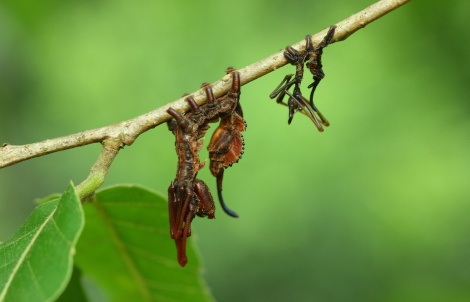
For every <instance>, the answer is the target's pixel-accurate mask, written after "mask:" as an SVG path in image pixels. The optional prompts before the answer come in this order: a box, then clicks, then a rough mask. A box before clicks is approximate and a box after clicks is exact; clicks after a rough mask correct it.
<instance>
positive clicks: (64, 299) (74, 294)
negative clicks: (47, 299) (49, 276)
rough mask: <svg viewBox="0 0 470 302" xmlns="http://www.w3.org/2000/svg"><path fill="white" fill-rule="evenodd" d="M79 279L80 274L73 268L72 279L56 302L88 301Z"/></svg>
mask: <svg viewBox="0 0 470 302" xmlns="http://www.w3.org/2000/svg"><path fill="white" fill-rule="evenodd" d="M81 277H82V272H81V271H80V270H79V269H78V268H77V267H76V266H74V267H73V273H72V278H70V282H69V284H68V285H67V287H66V288H65V290H64V292H63V293H62V294H61V295H60V297H59V298H58V299H57V300H56V302H88V301H89V300H88V298H87V297H86V294H85V291H84V290H83V285H82V278H81Z"/></svg>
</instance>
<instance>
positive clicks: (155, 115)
mask: <svg viewBox="0 0 470 302" xmlns="http://www.w3.org/2000/svg"><path fill="white" fill-rule="evenodd" d="M409 1H411V0H382V1H379V2H377V3H375V4H373V5H371V6H369V7H368V8H366V9H364V10H362V11H361V12H359V13H357V14H355V15H352V16H350V17H349V18H347V19H345V20H343V21H341V22H339V23H337V24H336V25H337V27H336V31H335V35H334V38H333V40H332V43H334V42H338V41H343V40H345V39H346V38H348V37H349V36H350V35H351V34H353V33H354V32H356V31H357V30H359V29H361V28H363V27H365V26H366V25H367V24H369V23H371V22H372V21H374V20H376V19H378V18H380V17H382V16H383V15H385V14H387V13H389V12H391V11H393V10H394V9H396V8H398V7H400V6H401V5H403V4H406V3H408V2H409ZM327 30H328V28H326V29H325V30H323V31H321V32H319V33H317V34H315V35H313V36H312V41H313V43H314V44H317V43H319V42H320V41H321V39H323V37H324V36H325V34H326V32H327ZM292 46H293V47H294V48H295V49H297V50H299V51H303V50H304V49H305V40H302V41H300V42H298V43H296V44H294V45H292ZM283 52H284V50H281V51H278V52H277V53H275V54H273V55H271V56H269V57H267V58H265V59H263V60H261V61H259V62H256V63H253V64H251V65H249V66H246V67H244V68H242V69H239V70H238V71H239V72H240V78H241V85H245V84H247V83H249V82H251V81H253V80H256V79H258V78H259V77H262V76H264V75H266V74H268V73H270V72H272V71H274V70H276V69H278V68H280V67H282V66H284V65H286V64H287V61H286V59H285V58H284V55H283ZM230 85H231V76H230V75H226V76H224V77H223V78H221V79H220V80H218V81H216V82H215V83H213V84H212V86H213V91H214V95H215V97H219V96H222V95H224V94H225V93H227V92H228V90H229V88H230ZM192 95H193V97H194V99H195V100H196V102H197V103H198V104H199V105H202V104H204V103H205V102H206V95H205V93H204V91H203V90H202V89H200V90H198V91H196V92H194V93H192ZM170 107H171V108H174V109H176V110H178V111H180V112H186V111H188V110H189V105H188V104H187V103H186V102H185V101H184V98H180V99H178V100H176V101H174V102H172V103H169V104H167V105H165V106H163V107H160V108H158V109H155V110H153V111H150V112H148V113H145V114H143V115H140V116H138V117H135V118H133V119H130V120H128V121H124V122H121V123H118V124H113V125H109V126H105V127H102V128H97V129H92V130H87V131H83V132H79V133H75V134H71V135H68V136H63V137H58V138H54V139H48V140H45V141H42V142H38V143H33V144H27V145H18V146H15V145H10V144H3V146H2V147H0V168H2V167H6V166H10V165H13V164H16V163H19V162H21V161H24V160H27V159H30V158H33V157H38V156H42V155H46V154H49V153H53V152H57V151H62V150H66V149H70V148H74V147H79V146H84V145H88V144H91V143H97V142H102V143H103V152H102V153H101V155H100V159H99V160H98V162H103V161H105V162H106V160H105V158H108V160H107V164H106V165H103V166H102V168H100V169H98V170H99V171H102V172H104V170H103V169H106V171H107V169H109V165H111V162H112V160H113V159H114V157H115V156H116V154H117V153H118V151H119V148H121V147H122V146H123V145H131V144H132V143H133V142H134V141H135V140H136V138H137V137H138V136H139V135H140V134H142V133H144V132H146V131H147V130H149V129H152V128H154V127H156V126H158V125H160V124H162V123H163V122H165V121H167V120H169V119H170V118H171V116H170V115H169V114H167V112H166V111H167V110H168V109H169V108H170ZM109 141H113V144H114V147H112V148H111V149H109V147H108V149H106V148H107V147H106V146H109V144H110V143H107V142H109ZM116 142H118V145H119V147H118V148H117V149H116ZM105 149H106V150H108V151H109V150H114V151H113V152H105ZM98 162H97V163H96V164H95V166H93V169H95V167H96V165H98ZM93 169H92V172H91V174H90V176H89V177H88V178H87V180H85V181H84V182H83V183H82V184H80V185H79V187H80V188H83V192H84V193H83V194H85V195H84V196H86V195H87V194H88V193H87V192H88V191H89V189H85V188H86V187H88V184H89V183H96V184H98V183H99V184H101V183H102V181H98V182H94V181H92V179H94V178H93V177H94V176H96V175H98V174H99V173H97V172H96V171H95V172H96V173H94V172H93V171H94V170H93ZM92 174H93V175H94V176H92ZM105 176H106V173H104V176H103V179H102V180H103V181H104V177H105ZM90 177H91V178H90ZM87 181H88V182H87ZM91 187H96V186H95V185H93V186H91ZM98 187H99V185H98ZM90 189H91V188H90ZM92 191H93V190H92ZM92 191H91V192H92ZM91 192H90V193H91Z"/></svg>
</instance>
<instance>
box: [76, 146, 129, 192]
mask: <svg viewBox="0 0 470 302" xmlns="http://www.w3.org/2000/svg"><path fill="white" fill-rule="evenodd" d="M121 148H122V143H121V142H120V141H119V140H113V139H107V140H105V141H103V149H102V150H101V154H100V156H99V157H98V160H97V161H96V162H95V164H94V165H93V167H92V168H91V171H90V175H88V177H87V178H86V179H85V180H84V181H83V182H82V183H81V184H79V185H78V186H77V187H76V190H77V194H78V196H79V197H80V199H82V200H83V199H85V198H86V197H88V196H90V195H91V194H93V192H94V191H95V190H96V189H97V188H99V187H100V186H101V185H102V184H103V183H104V181H105V179H106V175H107V174H108V170H109V168H110V167H111V164H112V163H113V160H114V158H116V155H117V154H118V152H119V150H120V149H121Z"/></svg>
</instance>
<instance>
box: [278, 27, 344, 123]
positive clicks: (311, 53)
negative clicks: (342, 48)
mask: <svg viewBox="0 0 470 302" xmlns="http://www.w3.org/2000/svg"><path fill="white" fill-rule="evenodd" d="M335 29H336V26H335V25H333V26H331V27H330V29H329V30H328V33H327V34H326V36H325V37H324V38H323V40H322V41H321V42H320V43H319V44H318V45H316V46H313V43H312V37H311V36H310V35H308V36H306V37H305V51H304V52H303V53H300V52H298V51H297V50H295V49H294V48H293V47H291V46H287V47H286V51H285V52H284V57H285V58H286V59H287V61H289V63H291V64H292V65H295V76H294V78H293V79H292V80H291V78H292V76H293V74H289V75H287V76H286V77H285V78H284V79H283V80H282V81H281V83H280V84H279V86H277V87H276V89H274V91H273V92H272V93H271V94H270V95H269V97H270V98H272V99H273V98H276V102H277V103H279V104H283V105H286V106H287V107H289V119H288V121H287V123H288V124H290V123H291V122H292V119H293V117H294V113H295V112H296V111H303V112H305V113H306V115H307V116H308V117H309V118H310V119H311V120H312V121H313V123H314V124H315V126H316V127H317V129H318V131H320V132H322V131H323V126H329V125H330V123H329V122H328V120H327V119H326V118H325V117H324V116H323V114H322V113H321V112H320V111H319V110H318V108H317V107H316V106H315V104H314V103H313V96H314V93H315V89H316V88H317V86H318V84H319V83H320V81H321V80H322V79H323V78H324V77H325V74H324V72H323V69H322V67H323V65H322V62H321V56H322V53H323V48H325V47H326V46H328V44H330V43H331V41H332V39H333V36H334V33H335ZM305 63H306V65H307V68H309V70H310V72H311V73H312V75H313V83H312V84H310V85H309V86H308V88H312V90H311V92H310V100H307V99H306V98H305V97H304V96H303V95H302V92H301V90H300V84H301V83H302V79H303V75H304V64H305ZM292 86H294V90H293V92H292V93H291V92H289V89H290V87H292ZM286 94H287V95H288V96H289V99H288V101H287V104H286V103H284V102H283V99H284V97H285V95H286Z"/></svg>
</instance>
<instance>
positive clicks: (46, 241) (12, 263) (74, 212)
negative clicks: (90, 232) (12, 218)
mask: <svg viewBox="0 0 470 302" xmlns="http://www.w3.org/2000/svg"><path fill="white" fill-rule="evenodd" d="M83 224H84V217H83V212H82V207H81V205H80V200H79V199H78V197H77V194H76V193H75V189H74V187H73V185H69V186H68V188H67V190H66V191H65V192H64V194H63V195H62V197H61V198H60V200H53V201H49V202H47V203H43V204H41V205H39V206H38V207H37V208H36V209H35V210H34V211H33V213H31V215H30V216H29V217H28V219H27V220H26V222H25V223H24V224H23V226H22V227H21V228H20V229H19V230H18V232H16V234H15V235H13V237H12V238H11V239H10V240H8V241H7V242H5V243H3V244H2V245H0V301H2V302H3V301H14V302H21V301H28V302H34V301H53V300H54V299H55V298H57V296H59V294H60V293H61V292H62V291H63V290H64V288H65V287H66V285H67V281H68V280H69V278H70V275H71V273H72V256H73V253H74V246H75V244H76V242H77V239H78V236H79V235H80V233H81V231H82V229H83Z"/></svg>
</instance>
